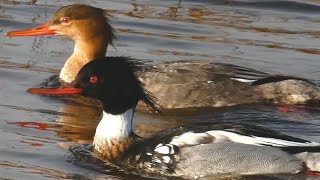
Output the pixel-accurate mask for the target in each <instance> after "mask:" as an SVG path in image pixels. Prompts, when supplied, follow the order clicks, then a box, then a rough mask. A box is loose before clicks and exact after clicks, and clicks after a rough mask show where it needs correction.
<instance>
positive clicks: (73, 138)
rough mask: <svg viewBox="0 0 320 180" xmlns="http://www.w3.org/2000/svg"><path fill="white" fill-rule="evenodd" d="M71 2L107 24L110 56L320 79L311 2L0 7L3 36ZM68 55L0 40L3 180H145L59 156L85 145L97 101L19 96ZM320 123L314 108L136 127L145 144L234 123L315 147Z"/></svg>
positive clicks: (255, 107)
mask: <svg viewBox="0 0 320 180" xmlns="http://www.w3.org/2000/svg"><path fill="white" fill-rule="evenodd" d="M74 3H86V4H90V5H93V6H97V7H101V8H103V9H105V10H106V11H107V12H108V13H110V14H111V15H112V16H113V19H112V23H113V25H114V26H115V28H116V30H117V36H118V39H117V41H116V42H115V47H110V48H109V49H108V53H107V54H108V55H110V56H113V55H115V56H116V55H118V56H119V55H123V56H132V57H134V58H139V59H146V60H153V61H155V62H157V61H172V60H206V61H213V62H223V63H231V64H235V65H240V66H245V67H249V68H253V69H257V70H260V71H265V72H271V73H281V74H290V75H296V76H300V77H304V78H307V79H311V80H312V81H315V82H318V81H319V80H320V79H319V77H320V71H319V68H320V61H319V57H320V56H319V54H320V49H319V45H320V43H319V37H320V32H319V29H320V26H319V22H320V19H319V14H320V3H319V1H317V0H300V1H299V0H295V1H294V0H291V1H281V0H278V1H273V0H266V1H258V0H257V1H255V0H239V1H238V0H216V1H213V0H210V1H208V0H201V1H193V0H186V1H179V0H176V1H174V0H166V1H140V0H136V1H129V0H122V1H118V0H117V1H115V0H111V1H108V2H106V1H103V0H95V1H93V0H69V1H36V0H20V1H17V0H16V1H12V0H0V32H1V33H3V32H7V31H10V30H14V29H22V28H27V27H33V26H34V25H35V24H40V23H43V22H45V21H46V20H47V19H48V18H49V17H50V16H51V15H52V14H53V13H54V12H55V11H56V10H57V9H58V8H57V5H59V6H64V5H68V4H74ZM72 51H73V47H72V42H71V41H68V40H66V39H64V38H61V37H27V38H9V37H4V36H0V52H1V53H0V83H1V86H0V133H1V138H0V143H1V144H2V146H1V147H0V153H1V156H0V178H5V179H110V178H112V179H144V178H145V177H140V176H136V175H130V174H126V173H123V172H121V171H118V170H114V169H112V168H110V167H109V168H108V167H106V166H105V164H101V162H100V164H99V163H98V160H97V159H95V161H93V162H86V161H74V162H76V163H74V164H77V166H74V165H72V164H70V163H68V162H66V161H65V158H67V159H69V160H70V157H69V156H68V155H67V156H66V153H67V152H68V150H67V148H68V147H69V146H70V145H74V144H77V143H81V144H82V143H90V142H91V140H92V137H93V135H94V132H95V126H96V124H97V123H98V121H99V118H100V108H101V107H100V106H99V103H97V102H95V101H93V100H89V99H85V98H81V97H72V98H70V97H60V98H51V97H42V96H36V95H30V94H27V93H25V90H26V89H27V88H29V87H33V86H38V85H40V84H41V83H42V82H43V81H44V80H45V79H47V78H48V77H50V76H52V75H54V74H58V73H59V70H60V69H61V67H62V65H63V63H64V62H65V60H66V59H67V57H68V56H69V55H70V54H71V52H72ZM195 112H197V113H195ZM319 118H320V116H319V109H317V108H315V109H311V108H310V109H305V108H303V107H288V106H285V107H283V106H273V105H263V104H252V105H242V106H236V107H226V108H216V109H206V110H201V112H198V110H197V109H187V110H181V111H180V112H164V113H163V115H159V114H151V113H148V112H145V113H136V115H135V120H134V128H135V132H136V133H137V134H139V135H141V136H148V135H150V134H152V133H154V132H157V131H159V130H162V129H165V128H168V127H174V126H178V125H182V124H190V123H193V122H204V121H206V122H207V121H210V122H217V121H225V122H234V121H236V122H245V123H253V124H258V125H262V126H265V127H269V128H272V129H275V130H277V131H280V132H284V133H287V134H289V135H294V136H297V137H302V138H306V139H309V140H313V141H320V136H319V134H320V130H319V129H320V128H319V125H320V123H319ZM79 150H80V151H79V153H80V154H81V153H85V154H86V153H88V151H87V149H85V148H82V149H81V148H80V149H79ZM91 155H92V154H90V153H89V156H90V157H91ZM65 156H66V157H65ZM78 157H80V158H83V157H86V156H78ZM87 157H88V156H87ZM71 160H72V159H71ZM81 167H83V168H81ZM108 170H109V171H108ZM208 179H213V178H212V177H210V178H208ZM215 179H216V177H215ZM229 179H230V178H229ZM231 179H317V177H313V176H305V175H274V176H246V177H232V178H231Z"/></svg>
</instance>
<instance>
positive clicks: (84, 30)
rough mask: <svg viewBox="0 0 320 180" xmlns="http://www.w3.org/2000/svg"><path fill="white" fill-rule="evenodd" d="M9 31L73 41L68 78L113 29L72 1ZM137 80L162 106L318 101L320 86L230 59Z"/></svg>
mask: <svg viewBox="0 0 320 180" xmlns="http://www.w3.org/2000/svg"><path fill="white" fill-rule="evenodd" d="M6 35H7V36H37V35H62V36H66V37H68V38H71V39H72V40H73V41H74V42H75V46H74V52H73V54H72V55H71V56H70V57H69V59H68V60H67V62H66V63H65V64H64V66H63V68H62V70H61V73H60V78H61V79H62V80H63V81H65V82H72V81H73V80H74V79H75V77H76V75H77V73H78V72H79V70H80V69H81V67H83V66H84V65H85V64H86V63H88V62H90V61H91V60H92V59H95V58H102V57H104V56H105V53H106V50H107V47H108V44H110V43H112V40H113V38H114V37H115V36H114V32H113V28H112V27H111V25H110V24H109V20H108V18H107V15H106V13H105V11H104V10H102V9H100V8H96V7H91V6H86V5H70V6H66V7H63V8H61V9H60V10H58V11H57V12H56V13H55V15H54V16H53V17H52V18H51V19H50V20H49V21H48V22H47V23H46V24H44V25H41V26H38V27H35V28H32V29H26V30H20V31H12V32H8V33H6ZM138 77H139V80H140V81H141V82H142V83H143V84H144V88H146V89H147V90H148V91H149V92H151V93H152V94H153V95H154V96H155V100H156V101H157V104H159V105H160V106H161V107H162V108H164V109H175V108H188V107H219V106H231V105H237V104H244V103H252V102H260V101H267V102H273V103H283V104H309V103H318V102H319V99H320V93H319V92H320V88H319V87H317V86H315V85H314V84H312V83H310V82H309V81H307V80H305V79H302V78H295V77H288V76H271V75H269V74H267V73H263V72H259V71H256V70H253V69H249V68H244V67H239V66H235V65H230V64H222V63H212V62H204V61H176V62H166V63H162V64H161V63H160V64H155V65H149V66H148V67H146V68H143V69H142V70H141V71H139V72H138Z"/></svg>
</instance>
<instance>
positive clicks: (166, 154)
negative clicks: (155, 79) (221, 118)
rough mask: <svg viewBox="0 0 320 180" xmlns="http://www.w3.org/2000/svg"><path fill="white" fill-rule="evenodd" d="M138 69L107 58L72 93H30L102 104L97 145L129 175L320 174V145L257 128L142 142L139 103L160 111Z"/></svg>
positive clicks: (223, 126)
mask: <svg viewBox="0 0 320 180" xmlns="http://www.w3.org/2000/svg"><path fill="white" fill-rule="evenodd" d="M140 70H141V63H138V62H137V61H136V60H133V59H128V58H124V57H114V58H110V57H107V58H103V59H97V60H93V61H91V62H89V63H88V64H87V65H85V66H84V67H83V68H82V69H81V71H80V72H79V74H78V76H77V78H76V80H75V82H74V83H75V84H74V86H73V87H71V88H58V89H52V88H51V89H45V88H42V89H41V88H40V89H39V88H32V89H29V90H28V92H30V93H36V94H54V95H68V94H69V95H72V94H81V95H83V96H85V97H90V98H94V99H97V100H100V101H101V102H102V104H103V116H102V119H101V121H100V123H99V124H98V126H97V128H96V133H95V137H94V140H93V146H94V148H95V150H97V151H98V152H99V153H101V156H103V158H104V159H105V160H106V161H108V162H110V163H113V164H115V165H117V166H119V167H121V168H123V169H126V170H130V171H135V172H138V173H143V174H145V173H147V174H151V175H157V176H158V175H165V176H179V177H185V178H194V177H202V176H210V175H216V174H273V173H303V172H306V171H320V163H319V162H320V143H317V142H311V141H307V140H303V139H300V138H295V137H291V136H287V135H284V134H281V133H278V132H276V131H272V130H269V129H265V128H262V127H258V126H254V125H245V124H236V123H234V124H230V123H205V124H197V125H192V126H181V127H178V128H172V129H167V130H164V131H161V132H159V133H157V134H154V135H152V136H151V137H149V138H141V137H138V136H137V135H135V134H134V133H133V130H132V120H133V115H134V110H135V106H136V105H137V103H138V101H143V102H144V103H146V104H147V105H149V106H151V107H153V108H156V105H155V104H154V101H153V99H152V97H151V96H150V94H149V93H148V92H147V91H145V89H144V88H143V86H142V83H141V82H140V81H139V80H138V78H137V73H138V72H139V71H140Z"/></svg>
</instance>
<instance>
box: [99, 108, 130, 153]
mask: <svg viewBox="0 0 320 180" xmlns="http://www.w3.org/2000/svg"><path fill="white" fill-rule="evenodd" d="M133 112H134V108H131V109H129V110H127V111H126V112H124V113H122V114H119V115H113V114H109V113H106V112H105V111H104V112H103V116H102V119H101V121H100V123H99V124H98V126H97V129H96V134H95V136H94V140H93V145H94V148H95V149H96V150H97V151H99V152H100V153H101V154H102V155H104V156H105V157H106V158H108V159H113V158H116V157H117V155H118V154H119V153H121V152H123V151H124V150H125V149H126V148H127V147H128V146H129V145H130V144H131V142H132V138H131V136H132V135H133V132H132V118H133Z"/></svg>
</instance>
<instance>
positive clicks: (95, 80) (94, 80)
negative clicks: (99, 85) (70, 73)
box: [90, 76, 98, 83]
mask: <svg viewBox="0 0 320 180" xmlns="http://www.w3.org/2000/svg"><path fill="white" fill-rule="evenodd" d="M97 81H98V77H97V76H91V77H90V82H91V83H96V82H97Z"/></svg>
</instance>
